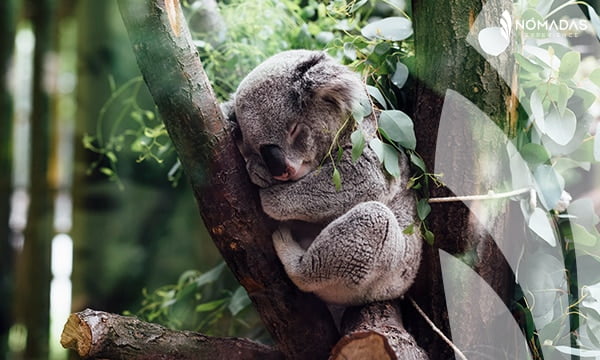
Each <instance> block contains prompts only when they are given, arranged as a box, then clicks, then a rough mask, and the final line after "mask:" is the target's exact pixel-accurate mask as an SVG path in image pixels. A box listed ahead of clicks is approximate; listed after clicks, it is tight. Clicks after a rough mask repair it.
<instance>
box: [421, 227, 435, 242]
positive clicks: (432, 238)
mask: <svg viewBox="0 0 600 360" xmlns="http://www.w3.org/2000/svg"><path fill="white" fill-rule="evenodd" d="M423 237H424V238H425V241H426V242H427V243H428V244H429V245H433V243H434V242H435V235H434V234H433V233H432V232H431V231H430V230H425V233H424V234H423Z"/></svg>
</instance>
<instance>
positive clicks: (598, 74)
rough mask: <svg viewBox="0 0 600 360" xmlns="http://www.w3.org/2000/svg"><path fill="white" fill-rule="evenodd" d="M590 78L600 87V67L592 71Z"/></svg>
mask: <svg viewBox="0 0 600 360" xmlns="http://www.w3.org/2000/svg"><path fill="white" fill-rule="evenodd" d="M590 80H591V81H592V82H593V83H594V84H595V85H596V86H598V87H600V69H596V70H594V71H592V73H591V74H590Z"/></svg>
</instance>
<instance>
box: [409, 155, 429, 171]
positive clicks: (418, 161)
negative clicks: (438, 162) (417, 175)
mask: <svg viewBox="0 0 600 360" xmlns="http://www.w3.org/2000/svg"><path fill="white" fill-rule="evenodd" d="M410 162H411V163H413V164H414V165H415V166H416V167H418V168H419V169H421V171H423V172H424V173H426V172H427V167H426V166H425V162H424V161H423V159H421V158H420V157H418V156H417V155H416V154H415V153H412V152H411V153H410Z"/></svg>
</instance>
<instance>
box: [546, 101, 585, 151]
mask: <svg viewBox="0 0 600 360" xmlns="http://www.w3.org/2000/svg"><path fill="white" fill-rule="evenodd" d="M545 127H546V135H548V137H549V138H550V139H552V141H554V142H556V143H557V144H558V145H567V144H568V143H569V142H570V141H571V139H573V136H574V135H575V130H576V129H577V117H576V116H575V114H574V113H573V111H571V110H570V109H566V110H565V112H564V114H562V115H561V114H560V112H559V111H558V110H557V109H554V108H553V109H551V110H550V113H549V114H548V115H547V116H546V119H545Z"/></svg>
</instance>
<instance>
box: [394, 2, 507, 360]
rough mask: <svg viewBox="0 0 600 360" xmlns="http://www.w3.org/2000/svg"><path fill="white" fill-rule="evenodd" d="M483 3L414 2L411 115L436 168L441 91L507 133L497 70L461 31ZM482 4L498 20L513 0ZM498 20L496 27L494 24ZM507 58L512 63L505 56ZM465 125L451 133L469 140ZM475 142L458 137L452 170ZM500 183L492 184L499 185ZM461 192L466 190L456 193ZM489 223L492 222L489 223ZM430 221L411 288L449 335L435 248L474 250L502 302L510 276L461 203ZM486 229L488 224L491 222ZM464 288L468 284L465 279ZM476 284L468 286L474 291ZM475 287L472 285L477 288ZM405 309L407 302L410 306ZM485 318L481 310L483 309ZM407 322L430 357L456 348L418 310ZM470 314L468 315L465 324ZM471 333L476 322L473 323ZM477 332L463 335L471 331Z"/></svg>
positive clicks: (468, 307) (436, 209)
mask: <svg viewBox="0 0 600 360" xmlns="http://www.w3.org/2000/svg"><path fill="white" fill-rule="evenodd" d="M483 3H485V1H483V2H482V1H481V0H469V1H461V2H448V1H443V0H437V1H422V0H413V2H412V6H413V20H414V23H413V24H414V34H415V55H416V73H415V77H416V80H417V86H416V93H415V99H416V105H415V106H416V110H415V114H414V121H415V132H416V135H417V144H418V146H417V151H418V152H419V154H421V155H422V156H423V158H424V160H425V162H426V164H427V166H428V168H429V169H432V170H433V168H434V163H435V156H436V145H437V144H436V140H437V137H438V127H439V125H440V115H441V111H442V107H443V104H444V94H445V93H446V90H447V89H452V90H454V91H456V92H458V93H459V94H461V95H462V96H464V97H466V98H467V99H468V100H470V101H471V102H473V104H475V105H476V106H477V107H479V109H481V110H482V111H483V112H484V113H485V114H487V115H488V116H489V117H490V118H491V119H492V120H493V121H494V122H495V123H496V124H498V125H499V126H500V127H501V128H502V129H504V130H505V131H506V132H509V128H510V111H509V107H508V106H507V104H509V101H510V89H509V88H508V86H507V85H506V84H505V83H504V82H503V80H502V79H501V78H500V77H499V76H498V74H497V73H496V71H495V70H494V69H493V68H491V66H490V64H489V63H487V62H486V60H485V59H484V58H483V57H482V56H481V55H480V54H479V53H478V52H477V51H475V49H473V47H471V46H470V45H469V44H468V43H467V41H466V37H467V34H468V32H469V29H470V25H471V24H472V22H473V20H474V19H475V17H476V16H477V15H478V14H479V12H480V11H481V8H482V5H483ZM487 6H492V7H494V8H495V9H497V10H498V19H499V18H500V13H501V12H502V10H503V9H511V6H512V5H511V3H510V2H506V1H503V0H498V1H496V0H494V1H488V5H487ZM494 26H496V25H494ZM507 63H509V62H507ZM454 115H455V116H456V117H455V118H452V119H447V121H452V122H453V123H457V124H459V123H460V122H461V121H464V119H465V118H466V117H467V116H468V114H464V113H461V112H456V113H455V114H454ZM458 129H464V127H461V126H457V130H456V131H454V133H452V134H449V137H450V138H455V139H469V138H470V137H472V136H473V134H464V133H459V132H460V131H461V130H458ZM469 146H472V144H468V143H461V142H460V140H457V141H456V143H454V144H453V148H452V150H453V151H454V152H455V154H456V155H457V157H456V159H455V162H454V163H453V164H452V167H453V170H454V171H456V172H460V173H462V172H464V169H463V168H462V166H461V164H473V163H474V162H476V161H477V159H474V158H467V156H466V155H465V156H463V157H461V154H470V153H472V151H468V150H469V149H468V147H469ZM466 176H467V178H466V179H465V181H468V182H469V183H470V186H471V189H472V191H473V194H477V193H486V192H487V191H488V190H490V186H494V185H495V182H494V179H482V178H478V176H477V174H466ZM496 185H497V184H496ZM450 195H452V193H451V192H450V191H449V189H447V188H443V187H442V188H434V189H432V192H431V194H430V196H431V197H444V196H450ZM460 195H465V194H460ZM502 211H503V210H500V211H499V213H498V214H496V217H495V219H493V220H491V221H495V222H496V223H495V224H493V225H491V226H493V227H502V226H504V225H503V223H502V221H501V218H502ZM488 225H490V224H488ZM428 226H429V228H430V230H431V231H432V232H433V233H434V234H435V244H434V245H433V246H427V245H426V246H424V253H423V262H422V264H421V269H420V271H419V276H418V278H417V280H416V285H415V286H414V287H413V290H412V292H411V294H412V297H413V298H414V299H415V300H416V301H417V302H418V303H419V304H420V305H421V307H422V308H424V309H425V311H426V312H427V313H428V314H429V316H430V317H431V319H432V320H433V322H434V323H435V324H437V326H438V327H440V328H441V329H442V331H443V332H444V333H445V334H450V329H449V324H448V313H447V309H445V306H444V304H445V303H446V299H445V294H444V286H443V282H442V275H441V267H440V260H439V250H440V249H443V250H445V251H447V252H449V253H450V254H453V255H465V254H471V255H472V258H473V264H472V267H473V268H474V269H475V270H476V271H477V272H478V274H479V275H480V276H481V277H482V278H483V279H484V280H485V281H486V282H487V283H488V284H489V285H491V287H492V288H493V289H494V290H495V291H496V293H497V294H498V295H499V296H500V297H501V298H502V299H503V300H505V301H507V300H508V298H509V294H510V291H511V281H510V279H512V275H511V270H510V267H509V266H508V264H507V263H506V261H505V259H504V257H503V255H502V253H501V252H500V250H499V249H498V247H497V246H496V244H495V243H494V241H493V239H492V238H491V236H490V234H489V233H487V232H486V231H484V230H482V227H481V226H480V224H478V222H477V220H476V219H475V218H474V217H473V216H472V214H471V213H470V212H469V209H468V208H467V207H466V206H465V205H464V204H462V203H447V204H434V205H432V212H431V214H430V216H429V217H428ZM488 229H489V228H488ZM465 286H469V285H468V284H466V285H465ZM471 290H473V289H471ZM475 291H476V290H475ZM486 301H487V299H485V298H477V299H473V297H471V298H469V297H467V296H465V299H464V301H463V304H464V313H465V314H466V316H467V317H470V316H475V315H473V314H475V313H476V312H477V311H479V310H481V309H485V308H486V306H485V302H486ZM409 309H410V308H409ZM484 316H485V315H484ZM406 319H407V323H408V324H410V325H412V326H410V330H411V332H412V333H413V335H414V336H415V338H416V339H417V340H418V342H419V345H421V346H422V347H423V348H425V349H427V351H428V354H429V356H430V357H431V358H432V359H449V358H454V353H453V351H452V350H451V349H450V348H449V347H448V346H447V345H446V344H445V343H443V342H442V341H441V339H440V337H439V336H437V335H435V334H434V333H433V332H432V331H431V328H430V327H429V326H428V325H427V324H426V323H425V322H423V320H422V319H421V318H420V317H419V315H414V314H408V316H407V317H406ZM473 320H474V319H469V318H465V319H464V321H466V322H469V321H473ZM471 330H472V331H473V332H476V331H477V328H473V329H471ZM475 335H476V334H464V336H466V337H473V338H474V337H475Z"/></svg>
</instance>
